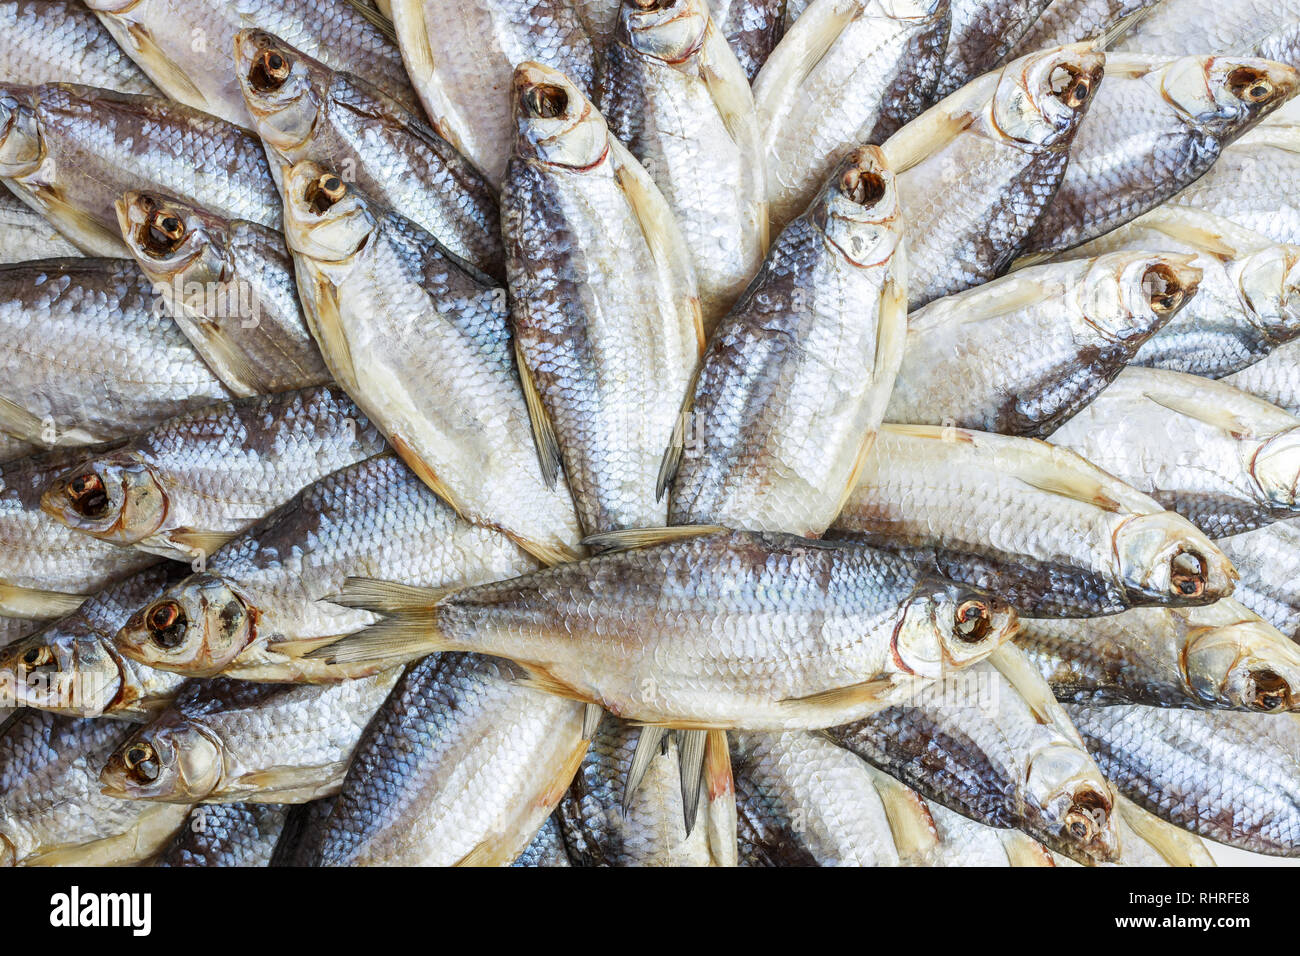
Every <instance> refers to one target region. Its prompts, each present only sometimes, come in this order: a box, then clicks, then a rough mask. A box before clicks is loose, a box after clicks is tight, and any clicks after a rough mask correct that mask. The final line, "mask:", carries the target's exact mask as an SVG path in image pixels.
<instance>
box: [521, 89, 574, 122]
mask: <svg viewBox="0 0 1300 956" xmlns="http://www.w3.org/2000/svg"><path fill="white" fill-rule="evenodd" d="M523 106H524V109H525V110H526V111H527V112H528V114H529V115H531V116H536V117H538V118H539V119H554V118H555V117H557V116H561V115H563V113H564V111H565V110H566V109H567V108H568V106H569V94H568V93H566V92H564V90H563V89H562V88H561V87H558V86H551V85H549V84H545V83H542V84H538V85H537V86H532V87H529V88H528V89H527V90H525V91H524V97H523Z"/></svg>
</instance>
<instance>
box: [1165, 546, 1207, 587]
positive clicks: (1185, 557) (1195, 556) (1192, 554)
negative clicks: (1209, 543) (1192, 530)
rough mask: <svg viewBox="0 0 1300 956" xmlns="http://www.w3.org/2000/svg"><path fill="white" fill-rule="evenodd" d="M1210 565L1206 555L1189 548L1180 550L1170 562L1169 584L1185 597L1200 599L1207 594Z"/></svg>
mask: <svg viewBox="0 0 1300 956" xmlns="http://www.w3.org/2000/svg"><path fill="white" fill-rule="evenodd" d="M1208 574H1209V563H1208V562H1207V561H1206V560H1205V555H1203V554H1201V553H1200V552H1199V551H1191V550H1188V549H1187V548H1181V549H1179V551H1178V553H1177V554H1175V555H1174V556H1173V557H1172V558H1171V559H1170V560H1169V583H1170V584H1171V585H1172V586H1173V589H1174V591H1175V592H1176V593H1177V594H1180V595H1182V596H1183V597H1190V598H1195V597H1200V596H1201V595H1202V594H1204V593H1205V587H1206V584H1207V583H1208V582H1207V580H1206V577H1207V575H1208Z"/></svg>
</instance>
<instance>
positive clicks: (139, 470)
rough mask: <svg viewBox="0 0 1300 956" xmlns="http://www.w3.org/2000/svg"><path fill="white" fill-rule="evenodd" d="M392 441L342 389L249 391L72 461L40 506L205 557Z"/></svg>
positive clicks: (128, 541) (80, 524)
mask: <svg viewBox="0 0 1300 956" xmlns="http://www.w3.org/2000/svg"><path fill="white" fill-rule="evenodd" d="M383 448H384V440H383V438H382V437H381V436H380V435H379V433H378V432H377V431H376V430H375V428H374V426H372V425H371V424H370V423H369V422H367V421H366V419H365V417H364V416H363V415H361V413H360V412H358V411H357V409H356V406H354V405H353V404H352V402H351V401H349V400H348V398H347V396H346V395H344V394H343V392H342V390H341V389H339V388H337V387H334V386H329V387H321V388H310V389H303V390H301V391H297V392H283V393H281V394H279V395H271V396H267V397H264V398H263V397H255V398H244V399H239V400H237V401H234V402H224V403H222V404H220V405H214V406H211V407H210V408H207V409H204V410H203V411H199V412H193V413H191V414H188V415H182V416H179V417H177V418H174V419H171V420H170V421H168V422H165V423H163V424H162V425H159V426H158V427H157V428H154V429H152V430H151V431H148V432H145V433H144V434H142V435H140V436H138V437H137V438H135V439H132V440H131V441H130V442H127V443H126V444H124V445H122V446H121V447H119V448H116V449H114V450H113V451H110V452H106V453H104V454H102V455H98V456H96V457H94V458H90V459H89V460H87V461H84V462H82V463H81V464H80V465H77V466H76V467H74V468H70V469H68V470H67V471H65V472H64V473H63V474H61V475H60V476H58V477H57V478H55V479H54V480H53V481H51V482H50V483H49V485H47V486H46V489H45V491H44V493H43V494H42V495H41V507H42V509H44V511H45V513H46V514H48V515H50V516H51V517H53V518H54V519H55V520H56V521H59V522H61V523H62V524H65V525H67V526H68V527H69V528H72V529H74V530H76V531H80V532H82V533H84V534H88V535H90V536H92V537H95V538H99V539H100V540H101V541H109V542H112V543H114V544H118V545H134V546H135V547H136V548H137V549H138V550H141V551H147V552H149V553H152V554H159V555H162V556H163V557H167V558H172V559H174V560H180V561H193V562H200V563H201V562H204V561H206V558H207V556H208V555H210V554H211V553H212V552H213V551H215V550H216V549H217V548H218V547H219V546H220V545H221V544H223V543H225V541H226V540H227V539H229V538H231V537H233V536H234V535H236V534H238V533H239V532H241V531H244V530H245V529H246V528H248V527H249V526H250V525H252V524H253V523H254V522H255V521H257V520H259V519H260V518H263V517H265V516H266V515H267V514H269V513H270V512H271V511H273V510H274V509H275V508H278V507H279V506H280V505H282V504H284V503H285V502H286V501H288V500H289V499H290V498H292V497H293V495H294V494H296V493H297V492H298V491H299V490H300V489H301V488H303V487H304V486H305V485H308V484H310V483H311V482H313V481H315V480H317V479H320V478H323V477H324V476H325V475H327V474H329V473H330V472H332V471H336V470H338V469H339V468H342V467H344V466H345V465H350V464H353V463H354V462H358V461H361V460H362V459H364V458H369V457H370V456H371V455H374V454H377V453H378V452H380V451H382V450H383ZM198 566H200V564H196V567H198Z"/></svg>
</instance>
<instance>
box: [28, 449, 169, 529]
mask: <svg viewBox="0 0 1300 956" xmlns="http://www.w3.org/2000/svg"><path fill="white" fill-rule="evenodd" d="M41 510H42V511H44V512H45V513H46V514H48V515H49V516H50V517H52V518H54V519H55V520H56V521H58V522H59V523H60V524H63V525H66V526H67V527H69V528H72V529H73V530H75V531H81V532H83V533H85V534H89V535H92V536H93V537H96V538H99V539H100V540H102V541H112V542H113V543H115V544H135V543H136V542H137V541H142V540H144V539H145V538H147V537H149V535H151V534H153V533H154V532H156V531H157V530H158V529H159V528H160V527H161V526H162V523H163V519H164V518H166V516H167V491H166V488H165V486H164V484H163V481H162V479H161V478H160V477H159V476H158V474H157V473H156V472H155V471H154V470H153V468H151V467H150V466H149V465H148V464H146V463H145V462H143V461H140V460H139V459H138V458H136V457H135V456H134V455H131V454H129V453H128V454H116V455H105V456H104V457H102V458H93V459H91V460H90V461H88V462H86V463H85V464H84V465H81V466H79V467H77V468H74V469H72V470H71V471H68V472H65V473H64V474H62V475H60V476H59V477H58V478H55V479H54V480H53V481H52V482H50V484H49V486H48V487H47V488H46V489H45V491H44V493H42V495H41Z"/></svg>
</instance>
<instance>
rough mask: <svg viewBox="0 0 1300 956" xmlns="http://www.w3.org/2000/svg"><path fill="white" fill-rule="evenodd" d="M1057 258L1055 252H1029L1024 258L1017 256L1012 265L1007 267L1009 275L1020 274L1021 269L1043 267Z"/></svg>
mask: <svg viewBox="0 0 1300 956" xmlns="http://www.w3.org/2000/svg"><path fill="white" fill-rule="evenodd" d="M1055 256H1056V253H1055V252H1027V253H1025V254H1024V255H1023V256H1017V257H1016V258H1015V259H1013V260H1011V265H1009V266H1008V267H1007V274H1008V275H1009V274H1010V273H1012V272H1019V271H1020V270H1021V269H1028V268H1030V267H1031V266H1041V265H1043V264H1044V263H1048V262H1051V261H1052V259H1053V258H1054V257H1055Z"/></svg>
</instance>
